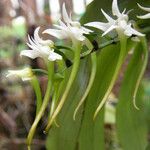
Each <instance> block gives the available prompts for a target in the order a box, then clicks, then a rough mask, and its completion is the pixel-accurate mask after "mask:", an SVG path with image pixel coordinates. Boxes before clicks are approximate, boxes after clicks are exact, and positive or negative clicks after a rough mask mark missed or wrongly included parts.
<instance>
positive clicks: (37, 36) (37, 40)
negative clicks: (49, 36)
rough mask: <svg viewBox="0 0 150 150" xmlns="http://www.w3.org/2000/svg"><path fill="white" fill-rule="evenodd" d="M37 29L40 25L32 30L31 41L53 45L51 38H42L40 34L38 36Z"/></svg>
mask: <svg viewBox="0 0 150 150" xmlns="http://www.w3.org/2000/svg"><path fill="white" fill-rule="evenodd" d="M39 30H40V27H37V28H36V29H35V31H34V39H32V41H34V42H35V43H36V44H39V43H40V44H43V45H53V44H54V43H53V41H51V40H43V39H42V38H41V37H40V36H39Z"/></svg>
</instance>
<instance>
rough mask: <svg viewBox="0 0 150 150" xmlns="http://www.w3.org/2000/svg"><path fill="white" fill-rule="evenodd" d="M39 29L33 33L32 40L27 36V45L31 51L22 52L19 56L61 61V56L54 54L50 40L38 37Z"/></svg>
mask: <svg viewBox="0 0 150 150" xmlns="http://www.w3.org/2000/svg"><path fill="white" fill-rule="evenodd" d="M39 30H40V27H37V28H36V29H35V31H34V38H32V37H30V36H28V40H29V43H27V45H28V46H29V47H30V48H31V50H23V51H22V52H21V53H20V55H21V56H27V57H29V58H31V59H35V58H37V57H41V58H44V59H48V60H49V61H55V60H61V59H62V56H61V55H59V54H57V53H55V52H54V49H53V47H54V43H53V41H51V40H43V39H42V38H40V36H39Z"/></svg>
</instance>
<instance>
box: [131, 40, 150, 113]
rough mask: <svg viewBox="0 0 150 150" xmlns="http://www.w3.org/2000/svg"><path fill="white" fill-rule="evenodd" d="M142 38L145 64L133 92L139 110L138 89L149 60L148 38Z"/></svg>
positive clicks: (134, 101) (134, 103)
mask: <svg viewBox="0 0 150 150" xmlns="http://www.w3.org/2000/svg"><path fill="white" fill-rule="evenodd" d="M140 40H141V44H142V47H143V52H144V57H143V58H142V59H143V65H142V69H141V71H140V74H139V77H138V80H137V82H136V85H135V89H134V92H133V105H134V107H135V108H136V109H138V110H139V108H138V107H137V105H136V95H137V91H138V88H139V85H140V82H141V79H142V77H143V74H144V72H145V69H146V66H147V62H148V47H147V41H146V38H145V37H141V38H140Z"/></svg>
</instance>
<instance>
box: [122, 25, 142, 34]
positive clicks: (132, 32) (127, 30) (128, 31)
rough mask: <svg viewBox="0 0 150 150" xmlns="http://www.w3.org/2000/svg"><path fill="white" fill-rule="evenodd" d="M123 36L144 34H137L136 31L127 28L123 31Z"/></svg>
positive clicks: (129, 27)
mask: <svg viewBox="0 0 150 150" xmlns="http://www.w3.org/2000/svg"><path fill="white" fill-rule="evenodd" d="M124 34H125V35H127V36H132V35H136V36H145V35H144V34H142V33H140V32H138V31H137V30H135V29H133V28H132V27H131V26H128V27H127V29H126V30H125V31H124Z"/></svg>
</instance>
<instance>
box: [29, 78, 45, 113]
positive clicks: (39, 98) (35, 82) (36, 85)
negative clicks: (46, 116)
mask: <svg viewBox="0 0 150 150" xmlns="http://www.w3.org/2000/svg"><path fill="white" fill-rule="evenodd" d="M30 82H31V85H32V87H33V89H34V91H35V95H36V116H37V114H38V113H39V111H40V108H41V105H42V94H41V89H40V84H39V81H38V79H37V77H36V76H34V77H33V78H32V80H31V81H30Z"/></svg>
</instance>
